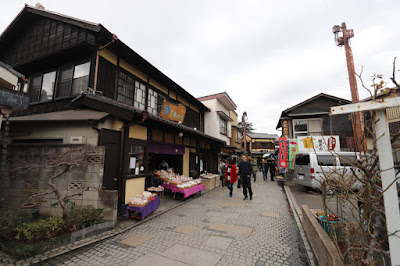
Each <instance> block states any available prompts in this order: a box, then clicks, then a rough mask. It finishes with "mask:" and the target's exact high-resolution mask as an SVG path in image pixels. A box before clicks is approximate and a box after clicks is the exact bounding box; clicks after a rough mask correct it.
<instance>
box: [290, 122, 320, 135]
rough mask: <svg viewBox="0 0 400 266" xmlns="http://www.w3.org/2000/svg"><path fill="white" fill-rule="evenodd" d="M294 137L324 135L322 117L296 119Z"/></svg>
mask: <svg viewBox="0 0 400 266" xmlns="http://www.w3.org/2000/svg"><path fill="white" fill-rule="evenodd" d="M293 128H294V137H295V138H297V137H302V136H321V135H322V121H321V119H308V120H306V119H304V120H303V119H302V120H294V122H293Z"/></svg>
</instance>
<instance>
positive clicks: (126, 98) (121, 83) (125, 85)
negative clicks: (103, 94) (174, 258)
mask: <svg viewBox="0 0 400 266" xmlns="http://www.w3.org/2000/svg"><path fill="white" fill-rule="evenodd" d="M134 92H135V80H134V79H133V78H132V77H131V76H130V75H127V74H125V73H124V72H122V71H120V72H119V73H118V94H117V101H119V102H122V103H126V104H129V105H133V95H134Z"/></svg>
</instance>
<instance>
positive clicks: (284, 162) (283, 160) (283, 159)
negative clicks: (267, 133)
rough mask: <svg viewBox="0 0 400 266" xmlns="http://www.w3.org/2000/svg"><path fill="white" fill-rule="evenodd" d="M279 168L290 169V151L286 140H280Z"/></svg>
mask: <svg viewBox="0 0 400 266" xmlns="http://www.w3.org/2000/svg"><path fill="white" fill-rule="evenodd" d="M279 167H282V168H286V167H288V150H287V139H286V138H279Z"/></svg>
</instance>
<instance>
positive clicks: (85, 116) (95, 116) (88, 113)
mask: <svg viewBox="0 0 400 266" xmlns="http://www.w3.org/2000/svg"><path fill="white" fill-rule="evenodd" d="M108 115H109V113H104V112H99V111H94V110H68V111H60V112H52V113H44V114H34V115H24V116H17V117H10V118H9V121H11V122H55V121H86V120H100V119H103V118H104V117H106V116H108Z"/></svg>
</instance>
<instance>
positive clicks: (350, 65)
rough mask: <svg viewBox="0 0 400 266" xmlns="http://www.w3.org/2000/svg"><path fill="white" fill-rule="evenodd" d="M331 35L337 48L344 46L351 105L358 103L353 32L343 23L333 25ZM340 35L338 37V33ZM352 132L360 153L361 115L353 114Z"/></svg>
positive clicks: (361, 138)
mask: <svg viewBox="0 0 400 266" xmlns="http://www.w3.org/2000/svg"><path fill="white" fill-rule="evenodd" d="M332 31H333V34H334V35H335V42H336V45H337V46H339V47H340V46H344V49H345V51H346V61H347V71H348V73H349V81H350V91H351V99H352V102H353V103H359V102H360V98H359V96H358V88H357V77H356V72H355V70H354V59H353V51H352V50H351V47H350V43H349V41H350V39H351V38H353V37H354V32H353V30H352V29H347V27H346V23H345V22H343V23H342V25H341V26H339V25H335V26H333V28H332ZM340 32H341V33H342V35H341V36H339V33H340ZM353 132H354V141H355V144H356V148H357V151H359V152H361V151H363V150H365V147H363V141H364V137H363V136H364V128H363V119H362V113H361V112H356V113H355V128H354V127H353Z"/></svg>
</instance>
